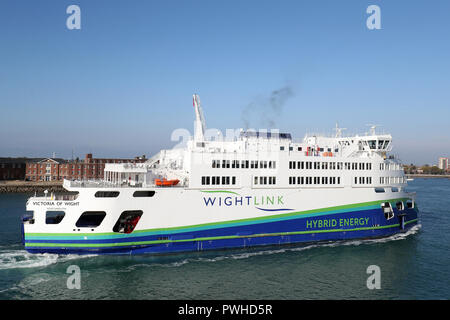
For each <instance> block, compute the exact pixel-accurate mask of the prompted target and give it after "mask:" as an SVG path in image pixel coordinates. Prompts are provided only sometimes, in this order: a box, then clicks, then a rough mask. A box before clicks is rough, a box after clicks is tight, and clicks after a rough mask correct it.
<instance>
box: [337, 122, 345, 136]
mask: <svg viewBox="0 0 450 320" xmlns="http://www.w3.org/2000/svg"><path fill="white" fill-rule="evenodd" d="M334 130H336V138H340V137H342V131H343V130H347V128H339V125H338V123H337V122H336V128H335V129H334Z"/></svg>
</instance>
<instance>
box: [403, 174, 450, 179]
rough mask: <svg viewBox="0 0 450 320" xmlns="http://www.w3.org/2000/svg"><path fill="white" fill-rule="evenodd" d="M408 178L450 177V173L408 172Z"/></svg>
mask: <svg viewBox="0 0 450 320" xmlns="http://www.w3.org/2000/svg"><path fill="white" fill-rule="evenodd" d="M405 176H406V178H426V179H428V178H437V179H450V174H406V175H405Z"/></svg>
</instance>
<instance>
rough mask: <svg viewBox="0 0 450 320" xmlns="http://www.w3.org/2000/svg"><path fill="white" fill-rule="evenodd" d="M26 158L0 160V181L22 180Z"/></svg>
mask: <svg viewBox="0 0 450 320" xmlns="http://www.w3.org/2000/svg"><path fill="white" fill-rule="evenodd" d="M30 160H31V159H27V158H0V180H23V179H24V178H25V164H26V162H27V161H30Z"/></svg>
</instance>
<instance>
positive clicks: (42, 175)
mask: <svg viewBox="0 0 450 320" xmlns="http://www.w3.org/2000/svg"><path fill="white" fill-rule="evenodd" d="M146 160H147V159H146V158H145V155H144V156H141V157H135V158H134V159H113V158H109V159H108V158H101V159H100V158H93V157H92V154H91V153H88V154H86V157H85V159H84V160H78V159H76V160H71V161H69V160H64V159H54V158H45V159H42V158H41V159H36V160H35V161H30V162H27V163H26V180H28V181H62V180H64V179H67V180H94V179H100V178H103V171H104V169H105V164H106V163H141V162H145V161H146Z"/></svg>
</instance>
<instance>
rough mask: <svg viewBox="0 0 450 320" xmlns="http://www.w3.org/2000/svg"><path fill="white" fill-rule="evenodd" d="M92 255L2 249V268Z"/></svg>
mask: <svg viewBox="0 0 450 320" xmlns="http://www.w3.org/2000/svg"><path fill="white" fill-rule="evenodd" d="M90 256H92V255H89V256H88V255H86V256H79V255H74V254H73V255H64V256H61V255H57V254H50V253H29V252H27V251H25V250H0V270H5V269H16V268H36V267H46V266H49V265H52V264H55V263H57V262H65V261H69V260H73V259H80V258H82V257H90Z"/></svg>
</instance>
